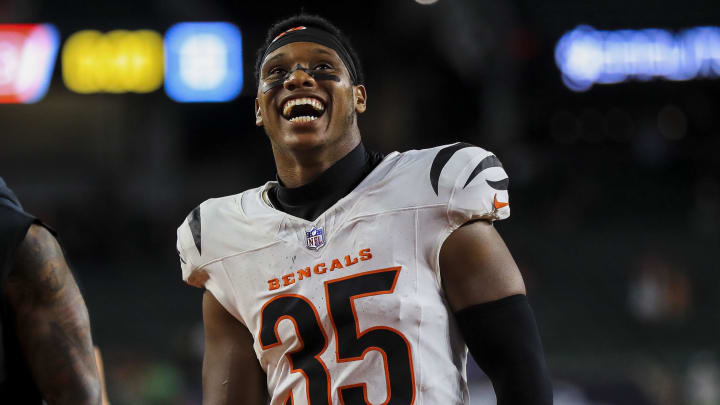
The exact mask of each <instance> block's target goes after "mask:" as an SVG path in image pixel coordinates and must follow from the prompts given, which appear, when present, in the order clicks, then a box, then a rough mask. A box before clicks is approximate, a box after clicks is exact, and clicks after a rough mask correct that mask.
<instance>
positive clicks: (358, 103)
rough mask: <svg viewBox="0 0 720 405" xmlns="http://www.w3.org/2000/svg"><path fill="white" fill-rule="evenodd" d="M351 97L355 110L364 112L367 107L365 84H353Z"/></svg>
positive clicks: (360, 112)
mask: <svg viewBox="0 0 720 405" xmlns="http://www.w3.org/2000/svg"><path fill="white" fill-rule="evenodd" d="M353 97H354V98H355V111H356V112H357V113H359V114H362V113H364V112H365V109H366V108H367V93H366V91H365V86H363V85H362V84H360V85H357V86H353Z"/></svg>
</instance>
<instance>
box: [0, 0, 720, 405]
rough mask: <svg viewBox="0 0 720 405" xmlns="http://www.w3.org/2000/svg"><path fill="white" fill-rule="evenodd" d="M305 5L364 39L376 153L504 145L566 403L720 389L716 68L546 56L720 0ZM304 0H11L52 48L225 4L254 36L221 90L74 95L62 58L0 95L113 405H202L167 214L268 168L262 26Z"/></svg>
mask: <svg viewBox="0 0 720 405" xmlns="http://www.w3.org/2000/svg"><path fill="white" fill-rule="evenodd" d="M303 3H304V11H306V12H311V13H318V14H322V15H323V16H325V17H327V18H329V19H331V20H333V21H335V22H336V23H337V24H338V25H339V26H340V27H341V28H343V29H344V30H346V31H347V33H348V34H349V36H350V38H351V40H352V42H353V43H354V45H355V46H356V47H357V48H358V51H359V53H360V57H361V59H362V61H363V64H364V69H365V71H366V77H367V88H368V105H369V108H368V112H367V113H366V114H364V115H363V116H362V117H361V118H360V128H361V130H362V134H363V137H364V141H365V144H366V146H367V147H369V148H370V149H374V150H378V151H382V152H390V151H393V150H408V149H418V148H424V147H430V146H434V145H439V144H445V143H451V142H455V141H465V142H471V143H474V144H477V145H481V146H483V147H485V148H487V149H489V150H491V151H493V152H495V153H496V154H497V155H498V156H499V157H500V159H501V160H502V161H503V164H504V166H505V168H506V170H507V172H508V173H509V175H510V178H511V185H510V192H511V198H512V207H513V214H512V216H511V218H510V219H509V220H508V221H503V222H502V223H499V224H498V229H499V231H500V233H501V234H502V235H503V237H504V238H505V240H506V242H507V244H508V245H509V246H510V248H511V251H512V252H513V254H514V255H515V257H516V260H517V262H518V264H519V265H520V268H521V270H522V272H523V274H524V276H525V278H526V282H527V284H528V291H529V297H530V301H531V302H532V304H533V307H534V309H535V312H536V316H537V318H538V323H539V325H540V329H541V334H542V336H543V341H544V344H545V349H546V352H547V356H548V361H549V366H550V368H551V370H552V372H553V377H554V384H555V390H556V394H555V397H556V403H557V404H561V405H564V404H578V405H579V404H588V405H591V404H592V405H598V404H618V405H624V404H628V405H629V404H633V405H645V404H647V405H651V404H652V405H670V404H687V405H706V404H708V405H709V404H719V403H720V362H719V361H720V357H719V356H720V351H719V346H718V342H720V328H719V325H720V313H719V312H718V311H717V309H718V308H720V294H718V293H717V291H718V288H720V267H719V266H720V265H719V263H720V249H718V246H720V163H719V160H718V158H717V151H718V150H720V115H719V114H717V111H718V110H719V109H720V98H719V97H718V94H719V91H720V82H719V81H717V80H713V78H712V77H710V76H712V75H705V76H704V77H698V78H695V79H693V80H690V79H688V80H685V78H684V79H683V80H666V79H663V78H656V77H647V76H643V75H635V76H632V75H630V76H629V77H627V78H624V79H627V80H626V81H624V82H621V83H614V84H609V83H606V84H603V83H600V82H595V83H593V84H592V86H591V87H589V88H586V89H582V90H583V91H577V90H579V89H577V88H576V89H575V90H572V89H570V88H568V86H566V83H567V80H564V79H563V74H562V72H561V71H560V68H559V66H558V62H557V61H556V45H557V44H558V41H559V40H560V39H561V37H563V35H564V34H566V33H568V32H570V31H571V30H573V29H575V28H576V27H578V26H579V25H582V24H586V25H588V26H592V27H594V28H596V29H598V30H605V31H618V30H627V29H635V30H638V29H646V28H658V29H659V28H662V29H664V30H667V31H668V32H670V33H677V32H682V31H683V30H687V29H689V28H692V27H707V26H712V25H713V24H718V21H720V8H719V7H707V5H706V4H705V3H704V2H702V1H699V0H688V1H685V2H676V1H669V0H661V1H654V2H650V1H634V2H627V1H619V0H606V1H602V2H601V1H585V2H571V1H564V0H563V1H555V2H551V3H548V2H531V1H517V0H516V1H510V2H493V1H486V0H481V1H477V0H440V1H438V2H436V3H434V4H430V5H421V4H418V3H417V2H415V1H411V0H402V1H400V0H398V1H392V2H390V1H371V2H362V3H360V2H320V1H305V2H303ZM300 9H301V7H300V5H299V4H298V2H289V1H280V2H273V3H272V4H265V2H241V1H235V2H230V1H220V0H212V1H203V2H201V1H197V0H180V1H174V2H164V1H157V0H150V1H137V0H133V1H125V2H115V1H107V2H96V3H86V2H79V1H67V2H52V1H49V0H22V1H20V0H17V1H14V0H5V1H0V23H50V24H53V25H54V26H55V27H56V28H57V30H58V32H59V37H60V47H61V50H60V52H62V46H63V42H64V41H65V40H66V39H67V38H68V37H69V36H70V35H71V34H73V33H75V32H78V31H80V30H84V29H95V30H99V31H102V32H107V31H111V30H116V29H128V30H139V29H150V30H156V31H157V32H159V33H163V32H165V31H166V30H167V29H168V28H169V27H170V26H172V25H173V24H176V23H179V22H185V21H226V22H231V23H233V24H235V25H236V26H237V27H238V28H239V30H240V32H241V33H242V47H243V49H242V67H243V70H244V76H243V78H244V81H243V84H242V90H241V92H240V94H239V95H238V96H237V97H235V98H234V99H232V100H230V101H228V102H219V103H182V102H176V101H173V100H171V99H170V98H169V97H168V95H167V94H166V92H164V91H163V90H162V89H159V90H156V91H153V92H150V93H145V94H135V93H128V94H112V93H98V94H79V93H76V92H74V91H72V90H70V89H69V88H68V86H66V85H65V83H64V82H63V78H62V67H61V66H60V57H58V63H57V64H56V66H55V68H54V70H53V71H52V76H51V81H50V85H49V89H48V92H47V94H46V95H45V96H44V97H43V98H42V99H41V100H39V101H37V102H36V103H33V104H27V105H23V104H4V105H0V139H1V140H2V141H1V142H0V175H1V176H3V177H4V178H5V180H6V181H7V183H8V184H9V185H10V186H11V187H12V188H14V189H15V191H16V193H17V194H18V196H19V197H20V199H21V200H22V202H23V204H24V205H25V207H26V209H27V210H28V211H30V212H32V213H34V214H36V215H37V216H39V217H41V218H43V219H44V220H45V221H46V222H48V223H49V224H51V225H52V226H54V227H55V228H56V229H57V230H58V232H59V234H60V240H61V242H62V243H63V245H64V247H65V249H66V251H67V256H68V257H69V259H70V261H71V265H72V267H73V268H74V270H75V272H76V274H77V277H78V279H79V283H80V284H81V288H82V289H83V293H84V295H85V297H86V301H87V304H88V308H89V311H90V315H91V319H92V323H93V333H94V339H95V341H96V343H97V344H98V345H99V346H100V348H101V349H102V350H103V354H104V357H105V367H106V375H107V382H108V390H109V396H110V399H111V402H112V403H113V404H116V405H124V404H133V405H138V404H178V405H179V404H188V405H189V404H198V403H200V361H201V356H202V328H201V311H200V309H201V308H200V297H201V292H200V291H199V290H194V289H192V288H190V287H187V286H185V285H184V284H183V283H182V281H181V279H180V271H179V267H178V263H177V261H178V260H177V255H176V253H175V229H176V227H177V226H178V225H179V224H180V222H181V221H182V220H183V218H184V216H185V215H186V214H187V213H188V212H189V211H190V210H191V209H192V208H193V207H195V206H196V205H197V204H199V203H200V202H201V201H203V200H205V199H207V198H210V197H214V196H221V195H227V194H233V193H236V192H239V191H241V190H244V189H246V188H249V187H254V186H257V185H259V184H261V183H263V182H265V181H266V180H269V179H272V178H274V166H273V163H272V160H271V159H270V156H271V154H270V148H269V144H268V142H267V140H266V139H265V137H264V133H263V132H262V130H261V129H258V128H257V127H255V126H254V120H253V115H252V114H253V102H254V97H255V92H256V84H255V82H254V78H253V72H252V69H253V64H254V55H255V49H256V48H257V47H258V46H259V45H260V44H261V42H262V39H263V37H264V35H265V30H266V28H267V27H268V25H269V24H270V23H272V22H273V21H274V20H276V19H278V18H280V17H284V16H286V15H290V14H293V13H297V12H299V11H300ZM0 41H1V40H0ZM708 44H710V45H707V46H708V49H707V50H705V51H704V52H708V53H707V55H709V56H708V57H707V58H706V59H705V60H706V62H707V64H708V65H707V66H705V68H706V69H710V70H708V71H711V70H712V69H715V71H718V72H720V40H718V42H717V43H715V42H712V41H711V42H708ZM714 46H717V48H714ZM696 51H697V49H696ZM697 52H699V51H697ZM0 68H2V58H1V57H0ZM566 79H567V78H566ZM616 81H619V80H616ZM469 376H470V378H471V381H472V382H473V386H472V387H473V389H472V391H471V394H472V396H473V403H474V404H486V403H487V404H489V403H494V402H493V401H494V399H493V394H492V389H491V387H490V386H489V384H488V382H487V380H486V379H485V377H484V376H483V374H482V372H481V371H480V370H479V369H477V368H476V367H475V368H473V367H471V368H470V370H469Z"/></svg>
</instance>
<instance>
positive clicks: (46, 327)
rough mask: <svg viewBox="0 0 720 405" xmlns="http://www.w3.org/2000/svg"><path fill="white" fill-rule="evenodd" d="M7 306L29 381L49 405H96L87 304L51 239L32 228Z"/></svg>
mask: <svg viewBox="0 0 720 405" xmlns="http://www.w3.org/2000/svg"><path fill="white" fill-rule="evenodd" d="M5 293H6V295H7V297H8V301H9V302H10V305H11V307H12V309H13V311H14V313H15V317H16V328H17V333H18V338H19V340H20V342H21V345H22V350H23V352H24V355H25V358H26V360H27V362H28V364H29V365H30V369H31V371H32V375H33V378H34V379H35V383H36V384H37V386H38V388H39V389H40V392H42V394H43V397H44V398H45V400H46V402H47V403H48V404H49V405H56V404H75V405H82V404H92V405H98V404H100V381H99V377H98V371H97V367H96V365H95V356H94V353H93V346H92V339H91V337H90V320H89V316H88V312H87V308H86V307H85V301H84V300H83V298H82V295H81V294H80V290H79V289H78V286H77V284H76V283H75V279H74V278H73V276H72V273H71V272H70V269H69V268H68V265H67V263H66V262H65V257H64V256H63V253H62V250H61V249H60V246H59V245H58V243H57V241H56V240H55V237H53V236H52V234H51V233H50V232H49V231H48V230H47V229H45V228H44V227H42V226H39V225H32V226H30V229H29V230H28V232H27V234H26V236H25V239H24V240H23V242H22V243H21V244H20V246H18V249H17V251H16V254H15V263H14V266H13V269H12V271H11V272H10V275H9V276H8V279H7V285H6V291H5Z"/></svg>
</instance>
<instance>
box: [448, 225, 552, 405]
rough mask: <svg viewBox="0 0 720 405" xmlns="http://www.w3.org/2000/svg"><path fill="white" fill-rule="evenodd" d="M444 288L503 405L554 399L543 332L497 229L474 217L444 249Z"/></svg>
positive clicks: (527, 404) (542, 403) (472, 350)
mask: <svg viewBox="0 0 720 405" xmlns="http://www.w3.org/2000/svg"><path fill="white" fill-rule="evenodd" d="M440 272H441V276H442V280H443V288H444V289H445V293H446V296H447V300H448V302H449V304H450V307H451V309H452V310H453V311H454V312H455V317H456V320H457V323H458V326H459V328H460V330H461V332H462V334H463V337H464V338H465V341H466V343H467V345H468V348H469V349H470V353H471V354H472V356H473V358H474V359H475V361H476V362H477V363H478V365H480V367H481V368H482V369H483V371H485V373H486V374H487V375H488V377H489V378H490V380H491V381H492V384H493V388H494V389H495V394H496V396H497V399H498V401H497V403H498V404H499V405H516V404H517V405H520V404H522V405H547V404H552V387H551V384H550V377H549V372H548V370H547V366H546V364H545V356H544V353H543V349H542V344H541V342H540V336H539V332H538V329H537V326H536V323H535V318H534V316H533V314H532V310H531V309H530V306H529V305H528V303H527V298H526V297H525V284H524V282H523V279H522V276H521V274H520V271H519V270H518V267H517V265H516V264H515V261H514V260H513V258H512V256H511V255H510V252H509V251H508V249H507V247H506V246H505V243H504V242H503V240H502V238H501V237H500V235H499V234H498V233H497V231H496V230H495V228H494V227H493V225H492V224H491V223H490V222H487V221H482V220H479V221H474V222H470V223H467V224H465V225H463V226H461V227H460V228H458V229H457V230H455V231H454V232H453V233H452V234H451V235H450V236H449V237H448V238H447V239H446V241H445V242H444V244H443V246H442V248H441V250H440Z"/></svg>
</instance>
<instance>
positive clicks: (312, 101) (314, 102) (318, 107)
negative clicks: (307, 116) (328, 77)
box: [283, 97, 325, 117]
mask: <svg viewBox="0 0 720 405" xmlns="http://www.w3.org/2000/svg"><path fill="white" fill-rule="evenodd" d="M303 104H307V105H310V106H312V108H314V109H315V111H319V112H322V111H325V106H324V105H323V103H322V102H321V101H320V100H318V99H316V98H310V97H303V98H295V99H292V100H289V101H288V102H286V103H285V105H284V106H283V115H284V116H285V117H288V116H289V115H290V110H292V108H293V107H295V106H296V105H303Z"/></svg>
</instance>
